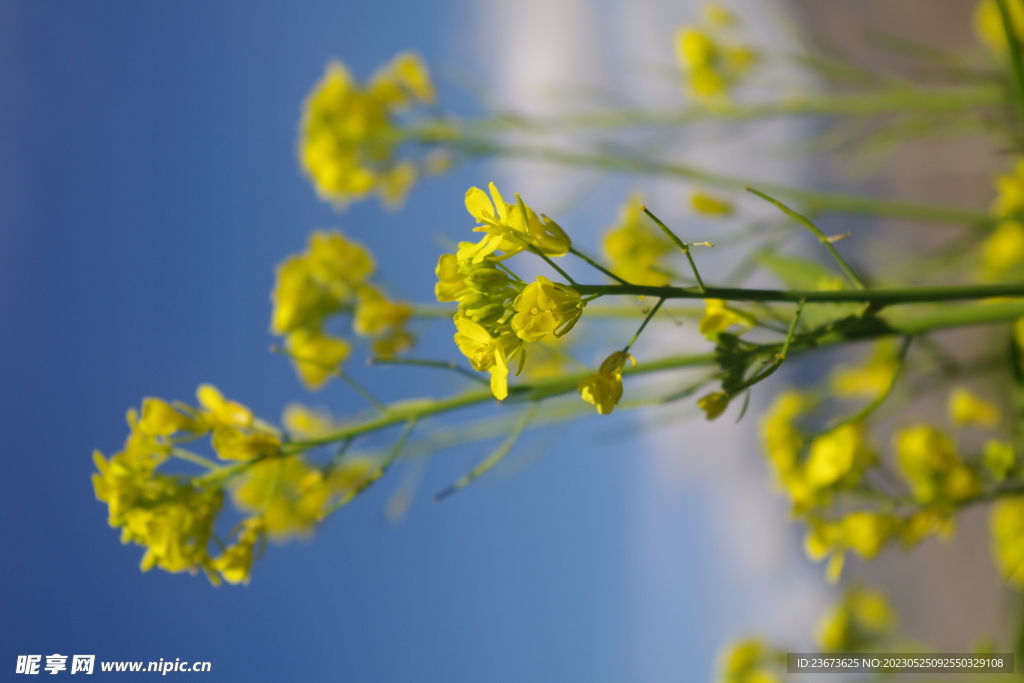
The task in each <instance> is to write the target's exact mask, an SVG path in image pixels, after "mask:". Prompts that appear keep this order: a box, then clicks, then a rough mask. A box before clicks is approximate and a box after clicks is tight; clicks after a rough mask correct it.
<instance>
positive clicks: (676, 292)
mask: <svg viewBox="0 0 1024 683" xmlns="http://www.w3.org/2000/svg"><path fill="white" fill-rule="evenodd" d="M575 289H576V291H578V292H579V293H580V294H583V295H586V294H595V293H597V292H598V291H603V292H604V294H605V295H606V296H607V295H612V296H621V295H627V296H656V297H663V298H665V299H724V300H726V301H791V302H793V303H798V302H799V301H800V300H801V299H804V300H806V301H807V303H809V304H813V303H832V304H835V303H851V302H855V303H859V302H864V303H870V304H874V305H875V306H891V305H894V304H912V303H924V302H935V301H964V300H968V299H988V298H992V297H1005V296H1024V282H997V283H991V284H980V285H975V284H972V285H947V286H939V287H901V288H893V289H870V290H857V291H841V290H840V291H815V290H811V291H804V290H778V289H739V288H734V287H706V288H705V289H704V290H703V291H700V290H698V289H697V288H683V287H650V286H647V285H575Z"/></svg>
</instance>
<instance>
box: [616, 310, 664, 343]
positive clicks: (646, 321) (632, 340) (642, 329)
mask: <svg viewBox="0 0 1024 683" xmlns="http://www.w3.org/2000/svg"><path fill="white" fill-rule="evenodd" d="M663 303H665V300H664V299H658V303H656V304H654V307H653V308H652V309H651V312H650V313H648V314H647V317H646V318H644V321H643V322H642V323H640V327H639V328H638V329H637V331H636V334H634V335H633V338H632V339H630V340H629V343H628V344H626V347H625V348H624V349H622V352H623V353H629V347H631V346H633V344H635V343H636V340H637V339H639V338H640V334H641V333H642V332H643V331H644V328H645V327H647V323H649V322H651V318H653V317H654V314H655V313H657V312H658V309H659V308H661V305H662V304H663Z"/></svg>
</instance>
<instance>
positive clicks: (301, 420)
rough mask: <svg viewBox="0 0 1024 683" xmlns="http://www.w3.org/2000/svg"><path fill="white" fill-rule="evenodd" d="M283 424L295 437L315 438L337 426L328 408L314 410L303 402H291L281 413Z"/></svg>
mask: <svg viewBox="0 0 1024 683" xmlns="http://www.w3.org/2000/svg"><path fill="white" fill-rule="evenodd" d="M281 424H282V425H283V426H284V429H285V431H286V432H288V434H289V435H290V436H291V437H292V438H294V439H300V440H301V439H315V438H317V437H320V436H323V435H324V434H327V433H329V432H330V431H331V430H333V429H334V428H335V423H334V418H333V417H332V416H331V414H330V412H329V411H327V410H326V409H319V410H314V409H312V408H309V407H307V406H304V405H302V404H301V403H289V404H288V405H287V406H285V409H284V412H283V413H282V414H281Z"/></svg>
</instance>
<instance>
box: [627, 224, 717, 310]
mask: <svg viewBox="0 0 1024 683" xmlns="http://www.w3.org/2000/svg"><path fill="white" fill-rule="evenodd" d="M640 209H641V210H642V211H643V212H644V213H646V214H647V215H648V216H649V217H650V218H651V220H653V221H654V222H655V223H657V224H658V227H659V228H661V230H662V232H664V233H665V235H667V236H668V238H669V239H670V240H672V241H673V242H674V243H675V245H676V246H677V247H679V248H680V249H682V250H683V253H684V254H686V260H687V261H689V262H690V268H691V269H693V277H694V278H695V279H696V280H697V288H698V289H700V291H701V292H702V293H703V292H704V291H705V290H706V287H704V281H703V280H701V279H700V273H698V272H697V264H696V263H694V262H693V256H692V255H691V254H690V247H689V245H688V244H686V242H683V241H682V240H681V239H679V237H678V236H677V235H676V234H675V233H674V232H672V231H671V230H670V229H669V227H668V226H667V225H665V224H664V223H663V222H662V221H661V219H660V218H658V217H657V216H655V215H654V214H653V213H651V211H650V209H648V208H647V207H646V206H641V207H640Z"/></svg>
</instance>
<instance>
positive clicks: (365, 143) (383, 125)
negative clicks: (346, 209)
mask: <svg viewBox="0 0 1024 683" xmlns="http://www.w3.org/2000/svg"><path fill="white" fill-rule="evenodd" d="M434 98H435V94H434V87H433V84H432V83H431V81H430V75H429V73H428V72H427V69H426V66H425V65H424V64H423V62H422V60H421V59H420V58H419V57H417V56H416V55H413V54H411V53H402V54H400V55H398V56H397V57H395V58H394V59H393V60H392V61H391V62H390V63H389V64H387V65H385V66H384V67H382V68H380V69H378V70H377V73H376V74H375V75H374V76H373V78H372V79H371V80H370V82H369V84H368V85H367V86H365V87H364V86H361V85H359V84H358V83H356V82H355V80H354V79H353V78H352V76H351V74H349V72H348V69H346V68H345V66H344V65H343V64H341V63H340V62H331V63H330V64H328V65H327V71H326V73H325V74H324V77H323V79H321V80H320V82H319V83H317V84H316V86H315V87H314V89H313V91H312V92H311V93H310V95H309V97H308V98H307V99H306V103H305V106H304V108H303V115H302V122H301V124H300V127H299V159H300V162H301V164H302V167H303V169H304V170H305V171H306V173H307V174H308V175H309V177H310V179H311V180H312V181H313V185H314V187H315V188H316V190H317V193H318V194H319V195H320V196H321V197H323V198H324V199H327V200H329V201H332V202H334V203H336V204H339V205H342V206H344V205H346V204H347V203H348V202H350V201H352V200H356V199H361V198H363V197H365V196H366V195H367V194H369V193H370V192H374V191H376V192H378V193H379V194H380V195H381V197H382V199H383V200H384V202H385V203H386V204H390V205H397V204H400V203H401V202H402V200H403V199H404V196H405V194H406V193H407V192H408V190H409V188H410V187H411V185H412V184H413V183H414V182H415V180H416V176H417V175H418V174H417V171H416V166H415V164H414V163H413V162H412V161H411V160H409V159H401V160H397V161H396V159H395V157H396V155H397V153H398V152H399V151H400V150H399V145H400V142H399V140H400V139H401V135H400V133H399V129H398V125H397V122H396V119H395V116H394V115H395V113H396V112H401V111H405V110H407V109H408V108H409V107H410V106H411V105H413V104H416V103H431V102H433V101H434Z"/></svg>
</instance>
